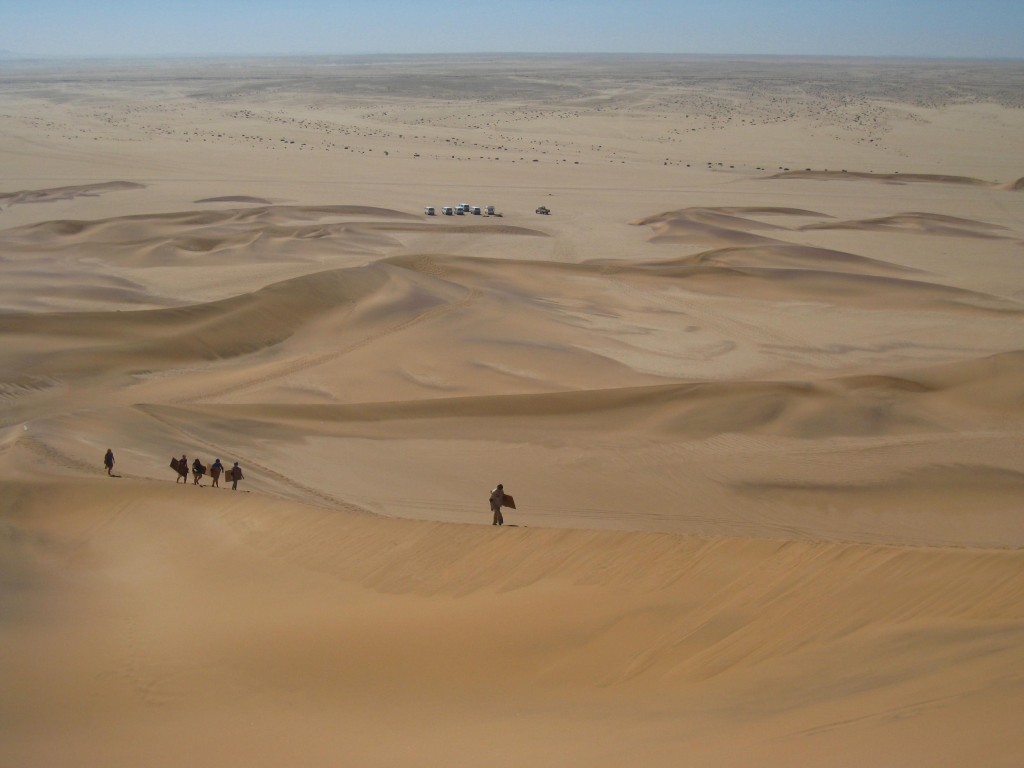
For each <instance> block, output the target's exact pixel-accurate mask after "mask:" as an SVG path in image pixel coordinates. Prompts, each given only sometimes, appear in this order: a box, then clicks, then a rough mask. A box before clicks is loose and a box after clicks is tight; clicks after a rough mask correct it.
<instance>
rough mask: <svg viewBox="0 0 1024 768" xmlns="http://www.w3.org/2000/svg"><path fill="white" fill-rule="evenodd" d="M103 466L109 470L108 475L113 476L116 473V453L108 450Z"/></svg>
mask: <svg viewBox="0 0 1024 768" xmlns="http://www.w3.org/2000/svg"><path fill="white" fill-rule="evenodd" d="M103 466H104V467H106V468H107V474H108V475H112V474H113V472H114V452H113V451H112V450H111V449H110V448H107V455H106V456H104V457H103Z"/></svg>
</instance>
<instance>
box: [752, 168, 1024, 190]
mask: <svg viewBox="0 0 1024 768" xmlns="http://www.w3.org/2000/svg"><path fill="white" fill-rule="evenodd" d="M765 178H767V179H808V180H813V181H838V180H844V179H845V180H866V181H880V182H883V183H886V184H894V183H895V184H911V183H916V184H954V185H966V186H972V187H990V188H992V189H1005V190H1017V189H1020V188H1021V186H1020V182H1021V180H1020V179H1018V180H1017V181H1015V182H1002V183H1001V182H998V181H986V180H985V179H978V178H974V177H972V176H954V175H951V174H945V173H875V172H873V171H828V170H804V171H783V172H782V173H775V174H772V175H771V176H766V177H765Z"/></svg>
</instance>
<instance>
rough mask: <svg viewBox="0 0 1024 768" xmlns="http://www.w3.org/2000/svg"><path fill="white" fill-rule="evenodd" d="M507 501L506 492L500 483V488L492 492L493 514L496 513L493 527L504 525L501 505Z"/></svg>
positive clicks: (492, 523)
mask: <svg viewBox="0 0 1024 768" xmlns="http://www.w3.org/2000/svg"><path fill="white" fill-rule="evenodd" d="M504 501H505V490H504V488H502V486H501V483H498V487H497V488H495V489H494V490H493V491H491V498H490V503H491V512H493V513H494V520H493V522H491V525H504V524H505V518H504V517H502V515H501V505H502V503H503V502H504Z"/></svg>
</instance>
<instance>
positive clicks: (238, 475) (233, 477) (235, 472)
mask: <svg viewBox="0 0 1024 768" xmlns="http://www.w3.org/2000/svg"><path fill="white" fill-rule="evenodd" d="M228 479H229V480H230V481H231V490H232V491H237V490H238V481H239V480H241V479H243V476H242V468H241V467H240V466H238V462H237V461H236V462H235V466H233V467H232V468H231V469H229V470H228Z"/></svg>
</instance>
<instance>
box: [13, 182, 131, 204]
mask: <svg viewBox="0 0 1024 768" xmlns="http://www.w3.org/2000/svg"><path fill="white" fill-rule="evenodd" d="M144 188H145V185H144V184H137V183H135V182H133V181H106V182H101V183H98V184H78V185H75V186H70V187H54V188H51V189H26V190H21V191H19V192H0V205H22V204H25V203H55V202H58V201H64V200H73V199H74V198H76V197H81V196H96V195H102V194H104V193H106V192H121V191H125V190H131V189H144Z"/></svg>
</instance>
